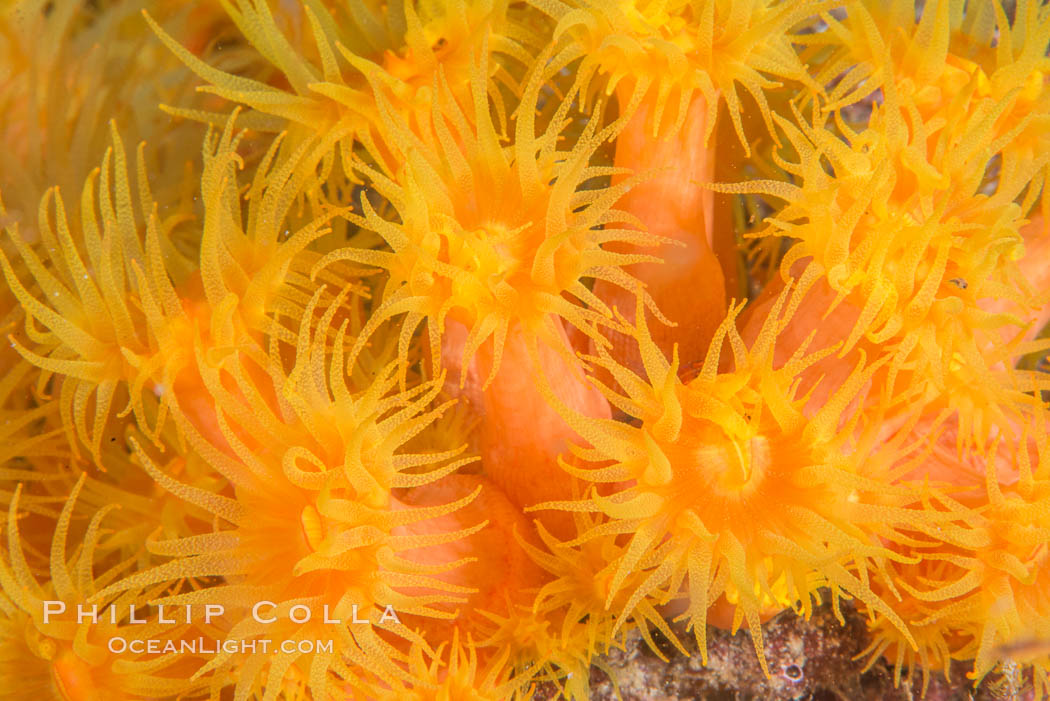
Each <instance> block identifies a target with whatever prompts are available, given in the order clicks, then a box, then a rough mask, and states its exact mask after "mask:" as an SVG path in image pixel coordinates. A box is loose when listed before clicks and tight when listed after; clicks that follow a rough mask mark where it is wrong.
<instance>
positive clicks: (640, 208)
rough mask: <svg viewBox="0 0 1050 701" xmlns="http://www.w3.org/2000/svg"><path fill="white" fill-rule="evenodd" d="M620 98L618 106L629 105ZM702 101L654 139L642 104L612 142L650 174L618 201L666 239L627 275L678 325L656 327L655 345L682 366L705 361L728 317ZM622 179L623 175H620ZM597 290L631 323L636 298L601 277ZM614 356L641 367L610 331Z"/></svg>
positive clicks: (627, 162)
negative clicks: (655, 259)
mask: <svg viewBox="0 0 1050 701" xmlns="http://www.w3.org/2000/svg"><path fill="white" fill-rule="evenodd" d="M623 97H624V96H623V95H621V101H620V104H626V100H625V99H623ZM706 111H707V101H706V100H705V99H704V98H703V97H702V96H701V95H699V94H697V96H695V97H694V98H693V100H692V102H691V103H690V105H689V109H688V112H687V113H686V117H685V120H684V123H683V124H682V126H681V128H680V129H679V130H678V131H677V132H675V133H673V134H670V135H667V134H663V135H654V132H656V131H657V129H658V126H657V125H654V124H653V117H654V105H653V104H651V103H650V101H649V100H646V101H643V103H642V104H641V105H640V106H639V107H638V109H637V111H636V112H635V113H634V114H633V115H632V116H631V118H630V120H629V121H628V122H627V125H626V127H625V128H624V130H623V131H622V132H621V133H620V135H619V137H618V138H617V139H616V156H615V164H616V166H617V167H624V168H629V169H630V170H631V171H633V172H634V173H636V174H648V175H649V177H647V178H646V180H644V181H643V182H642V183H639V184H638V185H636V186H635V187H633V188H632V189H631V190H630V191H629V192H628V193H627V194H626V195H624V196H623V198H622V199H621V200H620V202H619V204H618V207H619V208H620V209H622V210H624V211H626V212H629V213H630V214H632V215H634V216H636V217H638V219H639V220H641V222H642V223H643V224H644V225H645V226H646V228H647V229H648V230H649V232H650V233H652V234H656V235H658V236H663V237H666V238H668V239H670V240H671V241H670V242H668V243H666V244H664V245H662V246H661V247H660V249H659V250H658V251H656V255H659V256H660V257H661V258H663V259H664V262H663V263H640V264H637V265H633V266H629V267H628V268H627V272H629V273H630V274H632V275H634V276H635V277H636V278H638V279H639V280H640V281H641V282H642V283H643V284H644V285H645V286H646V288H647V290H648V292H649V294H650V295H651V296H652V298H653V300H654V301H655V302H656V304H657V306H658V307H659V308H660V310H661V311H662V312H663V313H664V314H665V315H666V316H667V317H668V318H669V319H670V320H671V321H672V322H674V323H675V324H676V326H665V325H654V327H653V328H652V329H651V332H652V337H653V340H654V341H655V342H656V344H657V345H658V346H659V347H660V349H661V350H663V351H664V353H666V354H668V355H670V352H671V348H672V346H673V344H675V343H677V344H678V346H679V356H680V358H681V361H682V366H683V367H686V366H688V365H690V364H693V363H699V362H702V361H703V358H704V355H705V354H706V352H707V346H708V343H709V342H710V340H711V336H712V335H713V334H714V331H715V329H716V328H717V327H718V324H719V323H721V321H722V319H723V318H724V317H725V311H726V293H725V276H724V274H723V271H722V267H721V265H720V264H719V262H718V258H717V257H716V255H715V253H714V251H713V248H712V243H713V238H714V216H713V205H714V193H713V192H712V191H711V190H707V189H704V188H703V187H702V185H701V184H702V183H708V182H711V180H712V177H713V172H714V153H715V145H714V143H713V141H712V143H710V144H705V138H706V135H707V131H708V124H707V114H706ZM619 177H620V179H621V180H622V179H623V178H625V177H627V176H619ZM594 292H595V294H597V295H598V296H599V297H600V298H601V299H602V300H603V301H605V302H606V303H607V304H609V305H610V306H615V307H616V308H617V309H619V311H620V313H622V314H623V315H624V316H626V317H627V318H628V319H633V318H634V311H635V300H634V295H632V294H631V293H630V292H627V291H625V290H623V289H621V288H619V287H615V286H613V285H611V284H609V283H606V282H603V281H601V280H599V281H597V282H596V283H595V285H594ZM610 336H611V338H610V340H611V341H612V343H613V357H615V358H616V359H617V360H618V361H620V362H622V363H624V364H626V365H628V366H629V367H631V368H633V369H635V370H638V369H640V368H641V358H640V356H639V355H638V350H637V347H636V346H635V344H634V343H633V342H632V341H631V339H630V338H629V337H627V336H625V335H621V334H610Z"/></svg>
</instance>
